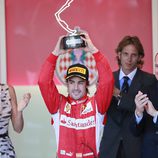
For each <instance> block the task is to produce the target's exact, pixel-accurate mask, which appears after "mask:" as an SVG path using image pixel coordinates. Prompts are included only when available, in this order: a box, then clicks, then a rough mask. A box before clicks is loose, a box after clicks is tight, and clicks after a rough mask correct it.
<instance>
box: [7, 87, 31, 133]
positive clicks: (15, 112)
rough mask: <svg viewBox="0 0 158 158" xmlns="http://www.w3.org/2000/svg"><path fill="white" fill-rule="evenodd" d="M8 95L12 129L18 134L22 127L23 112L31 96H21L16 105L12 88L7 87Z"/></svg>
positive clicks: (27, 94) (28, 94)
mask: <svg viewBox="0 0 158 158" xmlns="http://www.w3.org/2000/svg"><path fill="white" fill-rule="evenodd" d="M9 94H10V98H11V106H12V111H11V120H12V124H13V129H14V130H15V131H16V132H18V133H20V132H21V131H22V129H23V126H24V119H23V110H24V108H25V107H26V106H27V105H28V103H29V101H30V98H31V94H30V93H26V94H24V95H23V98H22V99H21V101H20V102H19V103H17V98H16V93H15V90H14V88H13V87H12V86H9Z"/></svg>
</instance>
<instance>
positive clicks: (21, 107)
mask: <svg viewBox="0 0 158 158" xmlns="http://www.w3.org/2000/svg"><path fill="white" fill-rule="evenodd" d="M30 98H31V94H30V93H26V94H24V95H23V99H22V100H21V101H20V102H19V104H18V111H23V110H24V109H25V107H26V106H27V105H28V103H29V101H30Z"/></svg>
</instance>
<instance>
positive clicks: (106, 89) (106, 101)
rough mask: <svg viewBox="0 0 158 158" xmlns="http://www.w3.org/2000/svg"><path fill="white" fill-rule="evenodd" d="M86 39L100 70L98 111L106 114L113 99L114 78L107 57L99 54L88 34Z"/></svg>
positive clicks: (97, 98) (88, 48) (97, 99)
mask: <svg viewBox="0 0 158 158" xmlns="http://www.w3.org/2000/svg"><path fill="white" fill-rule="evenodd" d="M85 37H86V39H84V40H85V41H86V43H87V48H86V49H87V51H90V52H91V53H92V54H93V56H94V58H95V61H96V66H97V69H98V76H99V77H98V85H97V92H96V101H97V106H98V111H99V112H100V113H101V114H104V113H105V112H106V111H107V109H108V107H109V105H110V101H111V98H112V93H113V87H114V78H113V74H112V71H111V68H110V65H109V63H108V61H107V59H106V58H105V56H104V55H103V54H102V53H101V52H99V51H98V49H97V48H96V47H95V46H94V45H93V43H92V41H91V40H90V38H89V36H88V35H87V34H85Z"/></svg>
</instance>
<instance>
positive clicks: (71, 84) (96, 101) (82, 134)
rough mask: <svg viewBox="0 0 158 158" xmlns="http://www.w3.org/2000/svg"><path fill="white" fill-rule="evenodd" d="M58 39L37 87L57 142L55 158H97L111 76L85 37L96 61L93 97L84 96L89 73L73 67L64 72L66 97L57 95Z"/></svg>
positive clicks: (100, 55)
mask: <svg viewBox="0 0 158 158" xmlns="http://www.w3.org/2000/svg"><path fill="white" fill-rule="evenodd" d="M61 39H62V37H60V38H59V40H58V43H57V45H56V47H55V50H54V51H53V52H52V54H50V55H49V57H48V58H47V60H46V61H45V63H44V65H43V66H42V69H41V73H40V77H39V82H38V83H39V87H40V90H41V94H42V96H43V99H44V101H45V104H46V106H47V108H48V110H49V112H50V113H51V116H52V119H53V126H54V128H55V133H56V140H57V156H58V158H98V152H99V145H100V136H101V129H102V127H103V120H104V116H105V114H106V111H107V109H108V107H109V104H110V101H111V97H112V92H113V84H114V80H113V75H112V71H111V68H110V66H109V64H108V62H107V60H106V58H105V57H104V55H103V54H102V53H100V52H99V51H98V50H97V48H96V47H95V46H94V45H93V44H92V42H91V40H90V38H89V36H88V34H85V38H84V39H83V40H85V42H86V43H87V46H86V48H78V49H85V50H86V51H87V50H88V51H90V52H91V53H92V54H93V56H94V58H95V61H96V67H97V70H98V76H99V77H98V84H97V90H96V93H95V95H94V96H92V97H88V96H87V86H88V69H87V68H86V66H84V65H81V64H76V65H72V66H70V68H68V70H67V75H66V82H67V88H68V97H65V96H64V95H62V94H60V93H59V92H58V90H57V88H56V85H55V83H54V82H53V76H54V70H55V67H56V61H57V58H58V56H59V55H60V54H61V53H64V50H61V47H60V45H61Z"/></svg>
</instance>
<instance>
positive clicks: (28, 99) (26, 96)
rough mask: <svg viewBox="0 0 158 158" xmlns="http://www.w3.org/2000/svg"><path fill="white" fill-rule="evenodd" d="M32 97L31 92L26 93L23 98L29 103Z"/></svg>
mask: <svg viewBox="0 0 158 158" xmlns="http://www.w3.org/2000/svg"><path fill="white" fill-rule="evenodd" d="M30 99H31V94H30V93H26V94H24V96H23V100H24V101H25V103H26V104H28V103H29V101H30Z"/></svg>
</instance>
